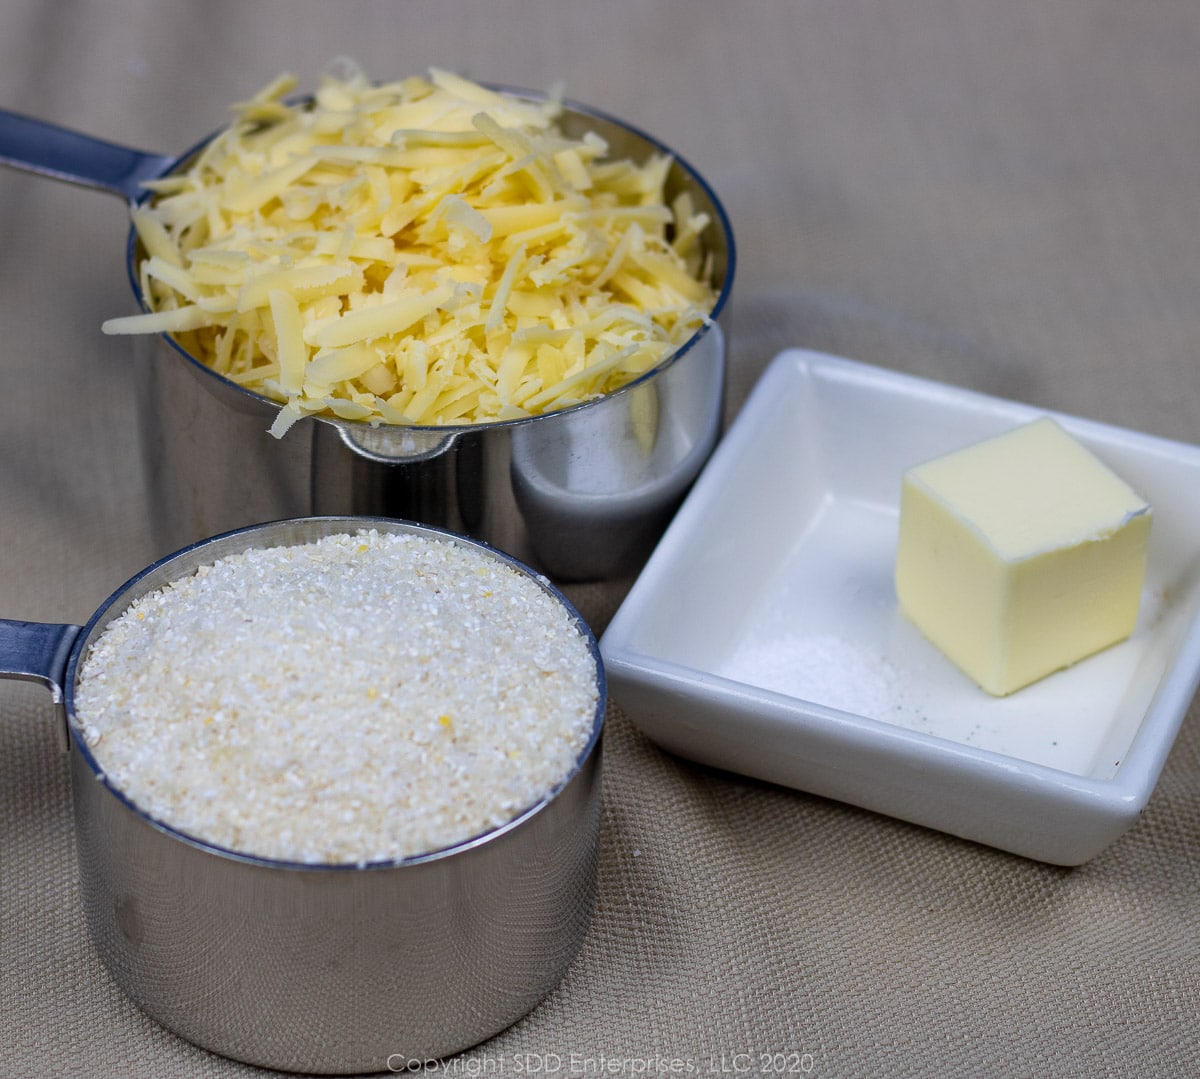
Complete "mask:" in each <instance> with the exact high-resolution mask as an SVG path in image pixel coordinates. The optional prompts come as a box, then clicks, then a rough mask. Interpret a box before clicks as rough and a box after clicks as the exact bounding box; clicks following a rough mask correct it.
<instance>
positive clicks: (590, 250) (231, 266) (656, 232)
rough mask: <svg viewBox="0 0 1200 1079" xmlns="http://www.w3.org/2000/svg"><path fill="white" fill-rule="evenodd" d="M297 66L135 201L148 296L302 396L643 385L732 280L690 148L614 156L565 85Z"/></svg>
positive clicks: (166, 316)
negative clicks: (712, 282)
mask: <svg viewBox="0 0 1200 1079" xmlns="http://www.w3.org/2000/svg"><path fill="white" fill-rule="evenodd" d="M294 85H295V82H294V80H293V79H291V78H290V77H288V76H280V77H279V78H277V79H275V80H274V81H273V82H272V83H271V84H270V85H269V86H267V87H266V88H264V89H263V90H262V91H260V92H259V93H258V94H257V95H256V96H255V97H253V98H252V99H251V100H250V101H248V102H246V103H243V104H241V105H238V106H236V107H235V114H236V117H237V119H236V121H235V123H233V124H232V125H231V126H230V127H229V128H227V129H226V130H224V131H223V132H221V133H220V134H219V135H218V136H217V137H216V138H215V139H213V140H212V142H210V143H209V144H208V145H207V146H206V147H205V148H204V149H203V150H201V151H200V153H199V155H198V156H197V157H196V159H195V160H194V161H193V162H192V163H191V164H190V165H189V166H188V167H187V168H186V169H185V170H183V171H180V172H177V173H172V174H170V175H168V176H166V177H164V178H162V179H158V180H154V181H150V183H149V186H150V188H151V189H152V192H153V196H152V198H151V199H150V200H149V201H148V202H147V203H146V204H144V205H142V206H139V207H137V208H135V209H134V210H133V213H132V218H133V226H134V229H135V230H136V233H137V236H138V239H139V241H140V243H141V247H142V249H143V252H144V257H143V258H142V261H141V263H140V265H139V277H140V285H141V290H142V295H143V297H144V298H145V300H146V303H147V306H148V307H149V308H150V309H151V310H150V311H149V312H147V313H145V314H140V315H132V316H128V317H124V318H114V319H110V320H108V321H107V322H105V323H104V325H103V329H104V332H106V333H111V334H121V333H168V334H171V335H172V336H173V337H174V338H175V339H176V340H177V341H178V342H179V344H180V345H181V346H182V347H184V348H185V349H187V350H188V351H189V352H190V353H191V354H192V355H194V356H196V357H197V358H198V359H200V360H201V361H202V362H204V363H206V364H207V365H208V366H210V367H212V368H213V370H215V371H216V372H217V373H219V374H221V375H223V376H225V377H226V378H228V379H230V380H231V381H233V382H235V383H236V384H238V385H240V386H243V387H246V388H247V389H250V390H252V391H254V392H257V393H260V394H262V395H263V396H265V397H268V398H270V399H272V400H275V401H277V402H280V403H281V404H282V405H283V407H282V408H281V410H280V413H279V415H278V417H277V419H276V421H275V423H274V424H273V425H272V428H271V430H272V433H273V434H275V435H276V436H282V435H283V433H284V432H285V431H286V430H287V429H288V428H289V427H290V426H291V425H292V424H293V423H295V422H296V421H297V420H298V419H300V418H302V417H304V416H305V415H309V414H313V413H318V414H320V413H323V414H333V415H336V416H339V417H342V418H343V419H350V420H361V421H366V422H369V423H371V424H380V423H391V424H433V425H448V424H466V423H483V422H489V421H495V420H510V419H519V418H521V417H525V416H531V415H537V414H540V413H543V412H550V411H555V410H558V409H562V408H566V407H570V406H572V405H575V404H578V403H580V402H583V401H587V400H590V399H593V398H595V397H598V396H601V395H603V394H606V393H611V392H612V391H614V390H616V389H618V388H620V387H621V386H623V385H625V384H626V383H628V382H630V381H631V380H632V379H634V378H636V377H637V376H638V375H640V374H642V373H644V372H646V371H648V370H650V369H651V368H653V367H654V366H656V365H657V364H658V363H659V362H660V361H661V360H663V359H664V358H665V357H667V356H668V355H669V354H670V353H671V352H672V351H674V350H675V349H677V348H678V347H679V346H681V345H682V344H683V343H684V342H686V341H687V339H688V338H689V337H690V336H691V335H692V334H693V333H694V332H695V330H696V329H697V328H698V327H699V326H700V325H701V324H702V323H703V322H704V321H705V320H706V319H707V317H708V312H709V311H710V310H711V309H712V307H713V304H714V302H715V295H714V292H713V290H712V288H711V287H710V286H709V284H708V283H707V281H708V279H709V277H710V274H711V267H709V266H708V265H707V264H706V262H705V257H704V251H703V246H702V244H701V243H700V242H699V237H700V235H701V233H702V232H703V230H704V229H705V228H706V227H707V225H708V224H709V221H708V218H707V216H706V215H705V214H703V213H700V212H698V211H697V210H696V209H695V207H694V206H693V204H692V201H691V199H690V198H689V196H687V195H686V194H684V195H681V196H679V197H678V198H676V199H674V200H673V202H672V204H671V205H669V206H668V205H666V203H665V201H664V183H665V180H666V177H667V172H668V169H669V167H670V164H671V161H670V159H669V158H668V157H667V156H665V155H662V154H655V155H653V156H651V158H650V159H649V160H647V161H645V162H642V163H636V162H633V161H628V160H611V159H609V158H608V157H607V152H608V147H607V145H606V143H605V142H604V140H603V139H602V138H601V137H600V136H599V135H597V134H595V133H594V132H588V133H587V134H585V135H583V136H582V137H581V138H569V137H567V136H566V135H564V134H563V132H562V131H561V129H560V128H559V126H558V125H557V122H556V118H557V116H558V115H559V114H560V112H561V103H560V102H559V101H558V100H557V99H556V98H554V97H550V98H548V99H546V100H544V101H531V100H526V99H523V98H517V97H515V96H512V95H507V94H504V93H501V92H497V91H493V90H490V89H488V88H486V87H483V86H480V85H478V84H476V83H474V82H471V81H469V80H467V79H465V78H462V77H460V76H458V75H454V74H452V73H450V72H447V71H442V70H437V69H434V70H431V71H430V72H429V74H428V76H427V77H413V78H407V79H404V80H402V81H399V82H393V83H387V84H382V85H380V84H374V83H371V82H369V81H368V80H367V79H366V77H365V76H364V75H363V73H362V72H361V71H359V70H358V69H357V68H354V67H353V66H352V65H347V64H343V65H341V68H340V70H339V71H338V72H337V73H335V72H333V71H331V72H329V73H327V74H326V75H325V77H324V78H323V79H322V80H321V83H320V86H319V88H318V90H317V92H316V94H315V96H314V99H313V100H312V102H310V103H307V104H303V105H290V104H287V103H286V102H285V101H284V100H283V98H284V97H285V95H287V94H288V93H289V92H291V90H292V89H293V88H294Z"/></svg>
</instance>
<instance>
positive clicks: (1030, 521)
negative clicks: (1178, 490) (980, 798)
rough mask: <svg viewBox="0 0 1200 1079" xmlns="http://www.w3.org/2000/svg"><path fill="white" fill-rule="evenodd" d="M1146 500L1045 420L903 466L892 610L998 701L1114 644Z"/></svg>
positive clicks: (1129, 609) (1126, 625)
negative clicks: (898, 610) (905, 469)
mask: <svg viewBox="0 0 1200 1079" xmlns="http://www.w3.org/2000/svg"><path fill="white" fill-rule="evenodd" d="M1150 518H1151V511H1150V507H1149V505H1147V503H1146V502H1145V500H1144V499H1142V498H1141V497H1140V496H1139V495H1138V494H1136V493H1135V492H1134V490H1133V489H1132V488H1131V487H1130V486H1129V485H1128V484H1126V483H1125V482H1124V481H1123V480H1121V479H1120V478H1119V477H1118V476H1116V475H1115V474H1114V473H1113V472H1112V471H1111V470H1110V469H1109V468H1108V467H1107V466H1105V465H1104V464H1103V463H1102V462H1101V461H1100V460H1099V459H1097V458H1096V457H1095V456H1094V455H1093V454H1092V453H1091V452H1089V451H1088V450H1087V449H1086V448H1084V447H1083V446H1082V445H1080V444H1079V443H1078V442H1077V441H1075V440H1074V439H1073V438H1072V437H1071V436H1070V435H1068V434H1067V433H1066V432H1065V431H1064V430H1063V429H1062V428H1061V427H1060V426H1059V425H1058V424H1057V423H1055V422H1054V421H1053V420H1051V419H1049V418H1043V419H1040V420H1035V421H1034V422H1033V423H1029V424H1026V425H1025V426H1023V427H1019V428H1017V429H1016V430H1013V431H1009V432H1007V433H1006V434H1003V435H999V436H997V437H995V438H991V439H988V440H987V441H984V442H980V443H978V444H976V445H974V446H968V447H967V448H966V449H963V450H959V451H957V452H955V453H951V454H948V455H946V456H945V457H940V458H938V459H936V460H933V461H929V462H926V463H925V464H922V465H918V466H917V467H915V468H912V469H910V470H909V471H908V472H907V473H905V475H904V478H903V483H902V487H901V497H900V537H899V542H898V546H897V552H896V567H895V581H896V593H897V596H898V598H899V600H900V606H901V608H902V609H903V610H904V612H905V613H906V614H907V615H908V616H909V618H911V619H912V621H913V622H914V623H916V625H917V626H918V627H919V628H920V629H921V631H922V632H923V633H924V634H925V636H926V637H928V638H929V639H930V640H931V641H932V642H933V643H934V644H935V645H937V647H938V648H939V649H941V651H942V652H944V653H945V654H946V656H948V657H949V658H950V659H951V660H952V661H953V662H954V663H956V664H957V665H958V666H959V667H960V668H961V669H962V670H963V671H964V672H965V673H966V674H968V675H969V676H970V677H971V678H973V679H974V680H975V681H976V682H977V683H979V685H980V686H982V687H983V689H985V690H987V691H988V692H989V693H992V694H995V695H997V696H1003V695H1005V694H1008V693H1012V692H1014V691H1015V690H1018V689H1021V688H1022V687H1023V686H1027V685H1029V684H1030V683H1031V682H1035V681H1037V680H1038V679H1040V678H1043V677H1045V676H1046V675H1048V674H1050V673H1052V672H1054V671H1056V670H1059V669H1061V668H1063V667H1067V666H1070V665H1071V664H1073V663H1075V662H1077V661H1078V660H1081V659H1083V658H1084V657H1085V656H1089V655H1092V654H1093V653H1095V652H1098V651H1100V650H1101V649H1104V648H1107V647H1108V646H1110V645H1112V644H1115V643H1117V642H1118V641H1121V640H1124V639H1125V638H1126V637H1128V636H1129V635H1130V634H1131V633H1132V632H1133V629H1134V625H1135V624H1136V622H1137V613H1138V603H1139V600H1140V597H1141V589H1142V580H1143V578H1144V576H1145V569H1146V544H1147V540H1148V537H1149V533H1150Z"/></svg>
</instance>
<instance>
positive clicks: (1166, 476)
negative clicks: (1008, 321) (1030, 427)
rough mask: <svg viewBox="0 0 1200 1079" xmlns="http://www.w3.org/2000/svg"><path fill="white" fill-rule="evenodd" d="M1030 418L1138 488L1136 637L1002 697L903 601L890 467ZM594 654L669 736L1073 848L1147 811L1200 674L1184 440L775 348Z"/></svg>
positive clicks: (925, 816)
mask: <svg viewBox="0 0 1200 1079" xmlns="http://www.w3.org/2000/svg"><path fill="white" fill-rule="evenodd" d="M1043 415H1051V416H1054V418H1056V419H1057V420H1058V421H1059V422H1060V423H1061V424H1062V426H1063V427H1064V428H1065V429H1066V430H1067V431H1068V432H1070V433H1071V434H1072V435H1073V436H1074V437H1075V438H1077V439H1078V440H1079V441H1080V442H1082V443H1083V444H1084V445H1085V446H1087V447H1088V448H1089V449H1091V450H1092V451H1093V452H1094V453H1096V454H1097V456H1099V457H1100V458H1101V460H1103V461H1104V462H1105V463H1107V464H1108V465H1109V467H1111V468H1112V469H1113V470H1114V471H1115V472H1117V474H1118V475H1120V476H1121V477H1122V478H1123V479H1125V480H1126V481H1127V482H1128V483H1130V484H1131V485H1132V486H1133V487H1134V488H1135V489H1136V490H1137V491H1138V492H1139V493H1140V494H1141V495H1142V496H1143V497H1144V498H1146V499H1147V500H1148V501H1149V502H1150V504H1151V506H1152V507H1153V510H1154V523H1153V527H1152V529H1151V539H1150V549H1149V556H1148V565H1147V572H1146V581H1145V586H1144V589H1143V593H1142V601H1141V609H1140V613H1139V618H1138V624H1137V628H1136V629H1135V631H1134V633H1133V635H1132V636H1131V637H1130V638H1129V639H1128V640H1126V641H1124V642H1122V643H1120V644H1118V645H1115V646H1113V647H1111V648H1109V649H1107V650H1106V651H1104V652H1101V653H1099V654H1098V655H1095V656H1092V657H1090V658H1089V659H1086V660H1083V661H1081V662H1080V663H1078V664H1076V665H1075V666H1073V667H1071V668H1068V669H1067V670H1064V671H1060V672H1058V673H1056V674H1053V675H1050V676H1049V677H1048V678H1045V679H1043V680H1042V681H1041V682H1038V683H1035V684H1034V685H1032V686H1029V687H1027V688H1025V689H1023V690H1020V691H1019V692H1017V693H1015V694H1013V695H1011V696H1009V697H1005V698H995V697H991V696H989V695H988V694H987V693H985V692H984V691H983V690H981V689H979V688H978V687H977V686H976V685H975V684H974V683H973V682H972V681H971V680H970V679H968V678H967V677H966V676H965V675H963V674H962V673H961V672H959V670H958V669H957V668H956V667H954V666H953V665H952V664H951V663H950V661H949V660H948V659H946V658H945V657H944V656H943V655H942V654H941V653H940V652H939V651H938V650H937V649H936V648H935V647H934V646H933V645H932V644H930V643H929V642H928V641H927V640H926V639H925V638H924V637H923V636H922V635H921V633H920V632H919V631H918V630H917V629H916V628H915V627H914V626H913V625H912V624H911V623H910V622H909V621H908V619H907V618H906V617H905V616H904V615H903V614H902V613H901V612H900V611H899V609H898V606H897V603H896V597H895V590H894V587H893V584H892V571H893V567H894V559H895V544H896V535H897V527H898V517H899V491H900V477H901V475H902V473H903V472H904V470H905V469H907V468H908V467H910V466H911V465H915V464H919V463H920V462H922V461H925V460H929V459H930V458H933V457H938V456H941V455H942V454H944V453H948V452H950V451H951V450H954V449H958V448H961V447H963V446H966V445H970V444H972V443H974V442H977V441H979V440H981V439H983V438H986V437H988V436H990V435H993V434H999V433H1001V432H1003V431H1006V430H1009V429H1011V428H1013V427H1015V426H1017V425H1019V424H1022V423H1026V422H1028V421H1030V420H1032V419H1034V418H1036V417H1038V416H1043ZM600 648H601V652H602V654H603V657H604V661H605V666H606V669H607V675H608V683H609V687H610V690H611V693H612V695H613V698H614V700H615V701H616V702H617V703H618V704H620V705H621V706H622V708H623V709H624V710H625V712H626V714H627V715H628V716H629V718H630V719H631V721H632V722H633V723H634V724H636V725H637V726H638V727H639V728H640V729H641V730H643V731H644V732H645V733H646V734H647V735H648V736H649V737H650V738H652V739H653V740H654V741H655V742H657V743H658V744H659V745H660V746H662V747H663V748H665V749H667V750H669V751H671V752H673V753H676V754H678V755H680V756H683V757H687V758H690V759H692V760H695V761H698V762H700V763H703V764H708V765H713V766H716V767H719V768H723V769H727V770H729V771H733V772H738V773H742V774H745V775H749V776H753V777H756V778H759V779H763V780H768V781H770V782H774V783H779V784H782V785H785V786H789V787H794V788H796V789H799V790H803V791H808V792H811V793H813V794H818V795H821V796H824V797H828V798H834V799H837V800H840V801H844V802H848V803H851V804H854V805H858V806H862V807H864V808H866V809H871V810H875V811H877V812H880V813H885V814H888V815H890V816H894V817H898V818H901V819H903V820H908V821H912V822H914V823H917V824H921V825H925V826H928V827H931V828H936V829H939V830H941V831H944V832H948V833H951V834H953V835H957V836H961V837H963V838H966V839H971V840H975V841H977V842H980V843H986V844H988V845H991V846H995V847H999V848H1002V849H1004V850H1008V851H1012V852H1013V853H1016V854H1020V855H1023V856H1025V857H1028V858H1033V859H1037V860H1039V861H1045V862H1051V863H1055V864H1060V865H1078V864H1081V863H1083V862H1085V861H1087V860H1089V859H1090V858H1092V857H1094V856H1095V855H1096V854H1098V853H1099V852H1100V851H1101V850H1103V849H1104V848H1105V847H1106V846H1107V845H1108V844H1110V843H1111V842H1112V841H1113V840H1115V839H1116V838H1117V837H1118V836H1120V835H1121V834H1122V833H1123V832H1124V831H1125V830H1126V829H1128V828H1129V827H1130V826H1131V825H1132V824H1133V823H1134V822H1135V821H1136V819H1137V817H1138V815H1139V814H1140V813H1141V811H1142V810H1143V809H1144V808H1145V806H1146V803H1147V802H1148V801H1149V798H1150V795H1151V793H1152V791H1153V789H1154V785H1155V783H1156V782H1157V781H1158V777H1159V774H1160V773H1161V771H1162V767H1163V763H1164V761H1165V760H1166V756H1167V753H1168V752H1169V750H1170V748H1171V745H1172V743H1173V742H1174V740H1175V736H1176V734H1177V732H1178V730H1179V725H1180V723H1181V722H1182V720H1183V717H1184V715H1185V714H1186V713H1187V710H1188V707H1189V705H1190V702H1191V700H1192V696H1193V694H1194V693H1195V691H1196V686H1197V683H1198V681H1200V447H1196V446H1191V445H1186V444H1183V443H1179V442H1171V441H1167V440H1164V439H1159V438H1154V437H1151V436H1148V435H1143V434H1138V433H1136V432H1132V431H1128V430H1123V429H1121V428H1116V427H1111V426H1106V425H1103V424H1099V423H1095V422H1091V421H1088V420H1084V419H1079V418H1077V417H1071V416H1066V415H1062V414H1060V413H1052V412H1047V411H1045V410H1039V409H1035V408H1032V407H1030V406H1028V405H1024V404H1020V403H1017V402H1014V401H1007V400H1002V399H999V398H994V397H989V396H986V395H983V394H978V393H974V392H971V391H967V390H962V389H956V388H954V387H951V386H948V385H945V384H941V383H935V382H930V381H928V380H924V379H920V378H916V377H913V376H910V375H904V374H898V373H895V372H891V371H887V370H884V369H882V368H878V367H873V366H870V365H866V364H862V363H857V362H854V361H851V360H846V359H841V358H839V357H834V356H826V355H822V354H818V353H813V352H807V351H801V350H788V351H786V352H783V353H781V354H780V355H779V356H777V357H776V358H775V359H774V361H773V362H772V363H771V365H770V367H769V368H768V369H767V370H766V371H765V372H764V374H763V376H762V378H761V379H760V380H759V382H758V384H757V385H756V386H755V388H754V390H753V391H752V393H751V395H750V397H749V399H748V400H747V402H746V404H745V406H744V408H743V409H742V411H741V413H740V414H739V415H738V417H737V419H736V420H735V422H734V423H733V424H732V425H731V427H730V429H729V431H728V433H727V434H726V437H725V438H724V440H723V441H722V442H721V444H720V445H719V446H718V448H717V450H716V452H715V454H714V455H713V457H712V459H711V460H710V462H709V464H708V466H707V467H706V468H705V470H704V472H703V473H702V474H701V476H700V478H699V479H698V480H697V481H696V484H695V486H694V487H693V489H692V491H691V492H690V494H689V495H688V497H687V499H686V501H685V502H684V504H683V506H682V507H681V508H680V510H679V513H678V514H677V515H676V517H675V519H674V521H673V522H672V523H671V526H670V527H669V528H668V530H667V532H666V533H665V534H664V536H663V538H662V540H661V542H660V543H659V545H658V547H657V548H656V549H655V551H654V554H653V555H652V556H651V558H650V560H649V561H648V562H647V564H646V566H645V568H644V570H643V571H642V573H641V575H640V576H639V577H638V579H637V581H636V582H635V583H634V585H633V588H632V589H631V590H630V592H629V594H628V596H627V597H626V599H625V601H624V602H623V603H622V605H621V607H620V609H619V610H618V611H617V613H616V615H615V616H614V618H613V620H612V622H611V623H610V625H609V626H608V629H607V630H606V632H605V633H604V635H603V637H602V639H601V642H600Z"/></svg>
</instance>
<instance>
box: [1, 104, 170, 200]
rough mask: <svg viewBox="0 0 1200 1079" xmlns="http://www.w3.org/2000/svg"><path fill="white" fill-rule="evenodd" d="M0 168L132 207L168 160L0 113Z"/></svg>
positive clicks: (54, 126) (166, 166)
mask: <svg viewBox="0 0 1200 1079" xmlns="http://www.w3.org/2000/svg"><path fill="white" fill-rule="evenodd" d="M0 164H4V165H9V166H11V167H12V168H15V169H21V170H23V171H25V172H36V173H39V174H40V175H42V176H50V177H52V178H54V179H56V180H66V181H67V182H68V183H74V184H82V185H83V186H84V187H94V188H98V189H99V190H101V191H108V192H111V193H112V194H115V195H120V196H122V197H123V198H125V199H127V200H128V201H129V202H131V203H132V202H137V201H138V200H140V199H141V197H142V196H143V195H144V194H145V190H144V189H143V187H142V182H143V181H144V180H149V179H152V178H154V177H156V176H161V175H162V174H163V173H164V172H166V171H167V169H168V168H169V167H170V166H171V164H172V159H171V158H168V157H162V156H159V155H157V154H147V153H143V152H142V151H141V150H133V149H130V148H129V147H127V146H118V145H117V144H116V143H112V142H104V141H103V140H101V139H95V138H92V136H90V135H84V134H81V133H80V132H78V131H70V130H68V129H67V128H65V127H58V126H57V125H55V124H50V123H47V122H45V121H44V120H34V119H32V118H31V117H28V116H22V115H20V114H19V113H15V112H8V111H6V110H3V109H0Z"/></svg>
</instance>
